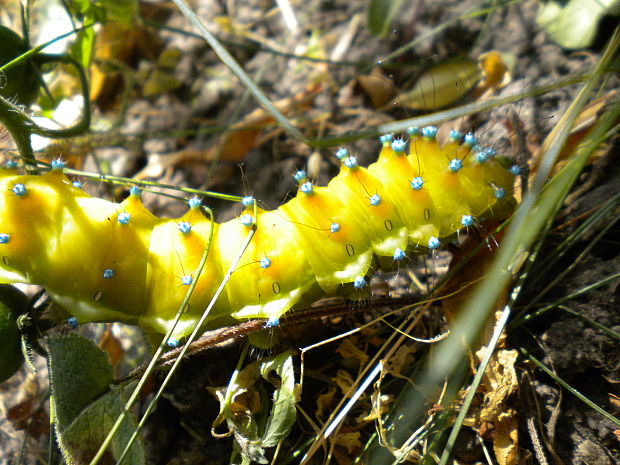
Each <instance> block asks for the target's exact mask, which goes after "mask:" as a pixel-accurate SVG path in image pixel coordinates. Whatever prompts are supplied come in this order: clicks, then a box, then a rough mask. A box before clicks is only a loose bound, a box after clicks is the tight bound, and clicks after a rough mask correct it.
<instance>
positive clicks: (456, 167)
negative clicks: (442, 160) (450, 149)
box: [448, 158, 463, 173]
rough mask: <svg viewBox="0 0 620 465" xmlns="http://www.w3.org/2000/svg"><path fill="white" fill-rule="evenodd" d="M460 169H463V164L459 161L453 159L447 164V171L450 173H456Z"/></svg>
mask: <svg viewBox="0 0 620 465" xmlns="http://www.w3.org/2000/svg"><path fill="white" fill-rule="evenodd" d="M461 168H463V162H462V161H461V160H460V159H458V158H453V159H452V160H450V163H449V164H448V169H449V170H450V171H452V172H453V173H456V172H457V171H459V170H460V169H461Z"/></svg>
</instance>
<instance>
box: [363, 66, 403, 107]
mask: <svg viewBox="0 0 620 465" xmlns="http://www.w3.org/2000/svg"><path fill="white" fill-rule="evenodd" d="M356 82H357V84H358V85H359V86H360V88H361V89H362V92H364V94H366V95H367V96H368V98H369V99H370V101H371V102H372V105H373V107H375V108H380V107H382V106H383V105H385V104H386V103H387V102H388V101H389V100H390V99H392V97H394V83H393V82H392V80H391V79H390V78H388V77H387V76H386V75H385V74H383V71H382V70H381V68H374V69H373V70H372V71H371V72H370V74H367V75H365V76H360V77H358V78H357V80H356Z"/></svg>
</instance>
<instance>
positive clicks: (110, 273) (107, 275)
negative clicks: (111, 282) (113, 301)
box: [103, 268, 116, 279]
mask: <svg viewBox="0 0 620 465" xmlns="http://www.w3.org/2000/svg"><path fill="white" fill-rule="evenodd" d="M115 274H116V272H115V271H114V270H113V269H111V268H106V269H105V270H103V277H104V278H105V279H112V278H113V277H114V275H115Z"/></svg>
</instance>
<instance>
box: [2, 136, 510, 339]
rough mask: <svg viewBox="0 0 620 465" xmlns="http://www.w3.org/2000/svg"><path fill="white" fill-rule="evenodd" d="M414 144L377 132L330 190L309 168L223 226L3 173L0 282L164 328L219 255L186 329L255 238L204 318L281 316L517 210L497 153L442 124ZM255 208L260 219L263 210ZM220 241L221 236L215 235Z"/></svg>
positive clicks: (88, 317)
mask: <svg viewBox="0 0 620 465" xmlns="http://www.w3.org/2000/svg"><path fill="white" fill-rule="evenodd" d="M408 132H409V135H410V136H411V138H410V140H409V150H408V152H409V154H407V151H406V145H407V144H406V142H405V141H404V140H400V139H397V140H394V138H393V137H392V136H391V135H386V136H382V137H381V142H382V145H383V147H382V149H381V152H380V154H379V158H378V160H377V161H376V162H375V163H373V164H372V165H370V166H369V167H368V168H363V167H360V166H358V165H357V162H356V160H355V157H353V156H351V155H350V154H349V152H348V151H347V150H346V149H340V150H339V151H338V152H337V154H336V156H337V157H338V158H339V159H340V161H341V163H342V166H341V170H340V173H339V174H338V175H337V176H336V177H335V178H334V179H332V180H331V182H330V183H329V184H328V185H327V186H326V187H318V186H315V185H313V184H312V183H311V182H310V181H309V180H308V179H307V178H306V175H305V174H304V173H303V172H302V171H299V172H297V173H295V176H294V177H295V179H296V181H297V182H298V184H299V190H298V193H297V196H296V197H295V198H293V199H292V200H290V201H289V202H287V203H286V204H284V205H282V206H281V207H279V208H278V209H276V210H273V211H263V210H261V209H257V210H255V208H254V201H253V199H252V198H245V199H244V200H243V204H244V206H245V207H246V208H245V210H244V212H243V213H242V214H241V215H240V216H239V217H238V218H237V219H235V220H231V221H228V222H226V223H222V224H217V223H214V222H212V221H211V220H209V219H208V218H207V217H206V216H205V215H204V214H203V213H202V211H201V208H200V199H198V198H191V199H189V207H190V208H189V210H188V211H187V213H185V214H184V215H183V216H182V217H181V218H177V219H165V218H158V217H155V216H154V215H152V214H151V213H150V212H149V211H147V210H146V209H145V207H144V206H143V205H142V202H141V200H140V190H139V189H138V188H137V187H135V186H134V187H132V188H131V190H130V196H129V197H128V198H127V199H126V200H125V201H123V202H122V203H120V204H116V203H112V202H109V201H106V200H102V199H99V198H93V197H90V196H89V195H87V194H86V193H85V192H83V191H82V190H81V189H80V188H78V187H76V186H74V185H73V184H72V183H71V181H69V179H67V177H66V176H65V175H64V174H63V172H62V168H63V164H62V163H61V162H58V161H57V162H55V163H54V164H53V165H52V168H53V169H52V170H51V171H49V172H47V173H45V174H43V175H41V176H37V175H20V174H19V172H18V170H17V168H16V167H14V166H8V167H5V168H4V169H0V193H1V196H2V197H0V282H3V283H15V282H21V283H31V284H39V285H42V286H45V288H46V289H47V292H48V293H49V295H50V296H51V297H52V298H53V299H54V300H55V301H56V302H57V303H58V304H60V305H61V306H62V307H64V308H65V309H66V310H67V311H68V312H69V313H71V314H72V315H74V317H75V318H76V319H77V321H78V322H80V323H83V322H89V321H122V322H126V323H131V324H139V325H140V326H142V327H143V328H145V329H147V330H149V331H152V332H156V333H161V334H165V333H166V331H167V329H168V328H169V327H170V325H171V323H172V321H173V320H174V317H175V314H176V312H177V310H178V307H179V305H180V304H181V302H182V301H183V298H184V296H185V294H186V292H187V286H188V285H189V284H191V283H192V282H193V280H194V275H193V273H194V272H195V270H196V269H197V266H198V264H199V262H200V259H201V256H202V255H203V252H204V250H205V249H207V248H208V249H209V257H208V260H207V263H206V266H205V267H204V269H203V270H202V273H201V274H200V277H199V279H198V282H197V283H196V287H195V290H194V293H193V294H192V296H191V299H190V301H189V307H188V308H187V311H186V312H185V313H184V315H183V317H182V319H181V321H180V323H179V325H178V326H177V327H176V328H175V331H174V334H173V336H174V337H175V338H180V337H183V336H186V335H187V334H189V333H190V332H191V330H192V328H193V326H194V325H195V323H196V322H197V321H198V319H199V318H200V316H201V314H202V312H203V310H204V308H205V307H206V306H207V305H208V304H209V302H210V300H211V298H212V297H213V295H214V292H215V289H216V288H217V286H218V284H219V283H220V282H221V280H222V277H223V275H224V273H225V272H226V270H227V269H228V268H229V266H230V264H231V263H232V261H233V258H234V256H235V255H236V254H237V253H238V250H239V247H240V244H241V243H242V242H243V239H244V238H245V237H246V235H247V232H248V229H249V228H253V227H256V234H255V236H254V238H253V240H252V242H251V243H250V245H249V247H248V249H247V250H246V251H245V253H244V255H243V258H242V261H241V263H240V264H239V266H238V267H237V269H236V271H235V272H234V273H233V274H232V277H231V279H230V281H229V282H228V284H227V286H226V291H225V292H224V293H223V294H222V295H221V296H220V298H219V299H218V301H217V302H216V304H215V306H214V308H213V310H212V311H211V313H210V314H209V316H208V319H207V321H206V326H207V327H217V326H221V325H223V324H227V323H230V322H231V321H234V319H245V318H267V319H270V320H271V321H272V322H275V321H277V319H278V318H279V317H280V316H281V315H283V314H284V313H285V312H287V311H288V310H289V309H291V308H292V307H293V306H295V305H296V304H300V303H303V302H307V301H308V300H309V299H312V298H315V297H316V296H318V295H321V294H324V293H328V294H331V293H334V292H335V291H337V290H338V289H339V288H341V287H342V286H353V287H354V288H357V289H359V288H363V287H365V286H366V285H367V275H368V274H369V273H370V272H372V271H373V270H374V269H375V268H377V267H379V266H381V264H382V263H384V264H387V265H390V264H393V263H395V262H399V261H401V260H403V259H405V258H406V257H407V255H411V254H417V253H426V252H427V251H428V250H433V249H437V248H438V247H440V246H441V244H442V242H444V241H446V240H449V238H450V236H452V235H454V234H455V233H456V232H457V231H459V230H463V229H467V228H468V227H470V226H472V225H474V224H475V223H476V222H477V221H480V220H482V219H483V218H485V217H487V218H488V217H494V218H500V219H501V218H504V217H506V216H507V215H508V214H509V212H510V211H511V209H512V207H513V206H514V200H513V198H512V186H513V179H514V176H515V175H516V174H518V168H517V167H516V166H515V165H513V166H511V167H509V168H505V167H504V166H503V165H502V164H501V163H500V162H499V161H498V160H497V159H495V157H494V151H493V150H492V149H484V148H482V147H480V146H479V145H478V144H477V143H476V140H475V138H474V136H473V135H471V134H467V135H465V136H464V137H462V135H461V134H460V133H458V132H456V131H453V132H452V133H451V135H450V140H449V141H448V143H446V144H445V145H444V146H443V147H440V146H439V144H438V143H437V141H436V139H435V135H436V132H437V129H436V128H435V127H432V126H429V127H426V128H423V129H422V130H421V131H419V130H418V129H417V128H411V129H410V130H409V131H408ZM255 211H257V212H258V213H257V215H256V216H255V215H254V212H255ZM210 238H212V243H211V242H210V240H211V239H210Z"/></svg>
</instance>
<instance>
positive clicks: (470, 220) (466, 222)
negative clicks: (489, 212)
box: [461, 215, 474, 228]
mask: <svg viewBox="0 0 620 465" xmlns="http://www.w3.org/2000/svg"><path fill="white" fill-rule="evenodd" d="M461 224H462V225H463V226H465V227H466V228H468V227H469V226H471V225H472V224H474V217H473V216H471V215H463V216H462V217H461Z"/></svg>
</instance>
